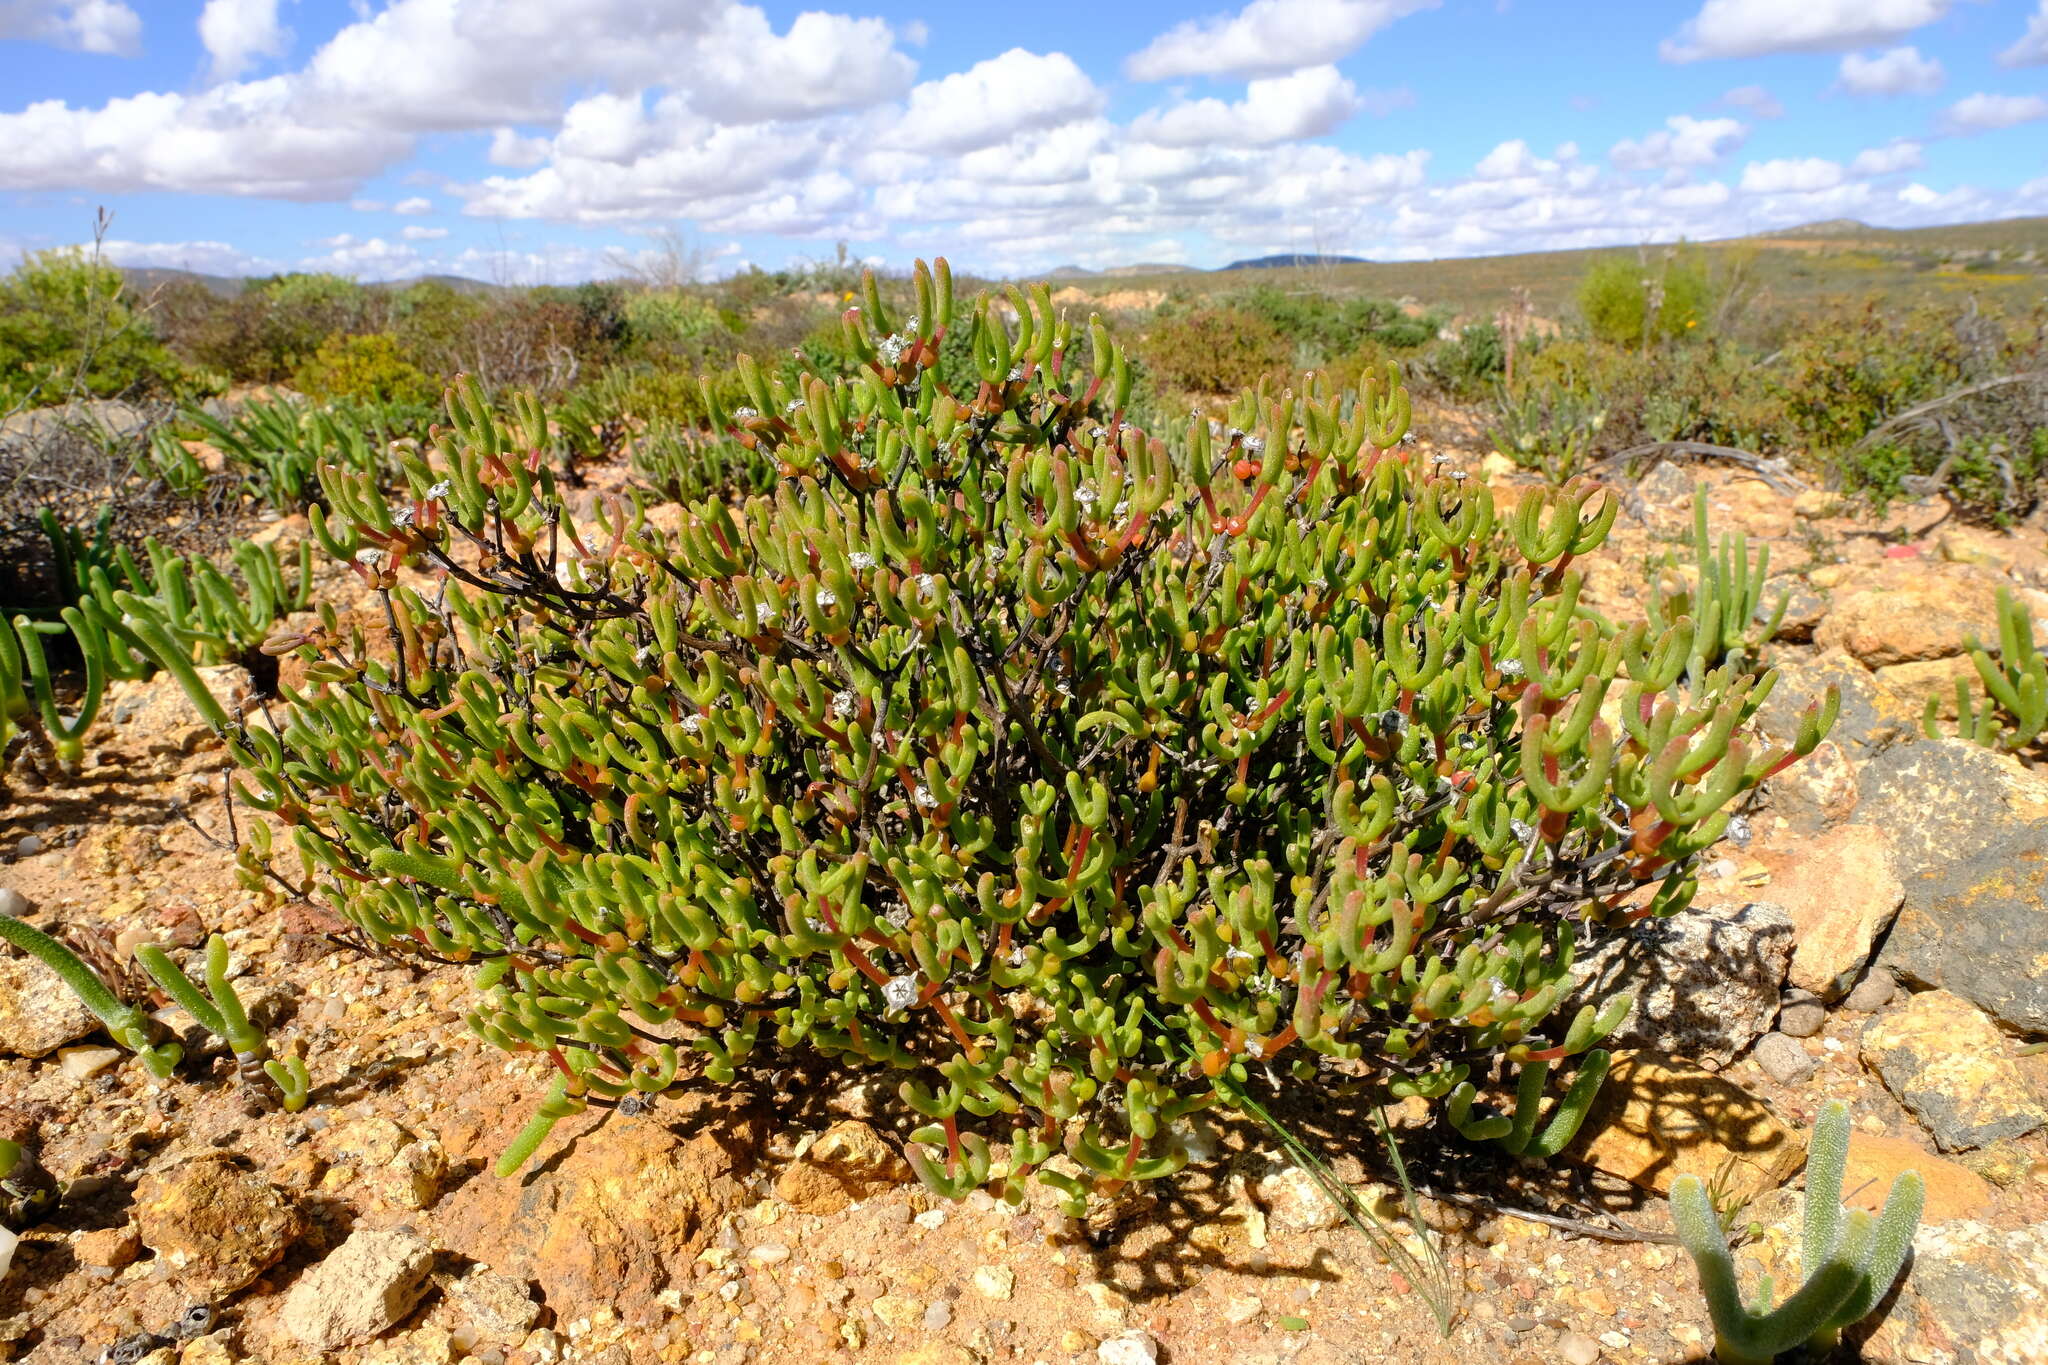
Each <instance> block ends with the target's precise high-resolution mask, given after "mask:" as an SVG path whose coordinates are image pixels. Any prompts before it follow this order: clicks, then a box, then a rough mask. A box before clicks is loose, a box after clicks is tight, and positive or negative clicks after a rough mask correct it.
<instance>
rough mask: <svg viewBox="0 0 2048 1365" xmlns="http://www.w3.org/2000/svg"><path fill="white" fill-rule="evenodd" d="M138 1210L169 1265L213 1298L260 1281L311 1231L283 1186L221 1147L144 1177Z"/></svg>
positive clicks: (148, 1238) (151, 1242) (138, 1222)
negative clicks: (235, 1161)
mask: <svg viewBox="0 0 2048 1365" xmlns="http://www.w3.org/2000/svg"><path fill="white" fill-rule="evenodd" d="M133 1217H134V1219H135V1226H136V1231H137V1233H138V1234H139V1235H140V1236H141V1238H142V1244H143V1245H144V1246H146V1247H148V1248H149V1249H150V1250H152V1251H154V1252H155V1253H156V1255H157V1260H158V1261H159V1262H160V1263H161V1264H162V1268H163V1269H164V1270H166V1271H168V1272H169V1273H170V1274H171V1275H173V1276H174V1277H176V1278H177V1279H178V1281H179V1282H180V1283H181V1284H182V1285H183V1286H184V1287H185V1288H186V1289H187V1291H188V1292H189V1293H191V1295H192V1297H194V1298H196V1299H204V1300H207V1301H212V1300H215V1299H220V1298H224V1297H226V1296H227V1295H229V1294H232V1293H234V1292H235V1291H236V1290H237V1289H240V1288H242V1287H243V1286H245V1285H247V1284H249V1283H251V1282H252V1281H254V1280H255V1278H256V1277H257V1276H258V1275H261V1274H262V1273H263V1272H264V1271H265V1270H268V1269H269V1268H270V1267H271V1266H272V1265H274V1264H276V1262H277V1259H278V1258H279V1257H280V1256H282V1255H284V1252H285V1248H286V1247H288V1246H290V1245H291V1244H292V1243H293V1242H295V1241H297V1240H298V1239H299V1237H300V1235H301V1234H302V1233H303V1232H304V1230H305V1224H304V1222H303V1220H302V1219H301V1218H300V1216H299V1211H298V1208H297V1206H296V1205H295V1204H293V1203H292V1202H291V1201H290V1200H289V1199H288V1198H287V1197H286V1196H285V1195H284V1194H283V1193H282V1192H281V1191H279V1190H277V1189H275V1188H273V1187H272V1186H271V1184H270V1182H269V1181H267V1180H265V1179H263V1177H261V1176H259V1175H255V1174H252V1173H250V1172H248V1171H244V1170H242V1169H241V1168H240V1167H238V1166H236V1165H234V1164H233V1162H232V1161H230V1160H229V1159H228V1158H227V1157H226V1156H225V1155H214V1154H209V1155H207V1156H204V1157H200V1158H197V1159H196V1160H193V1161H188V1162H186V1163H184V1164H183V1165H179V1166H174V1167H171V1168H170V1169H169V1170H166V1171H161V1172H159V1171H152V1172H151V1173H150V1174H148V1175H146V1176H144V1177H143V1178H142V1181H141V1183H140V1184H138V1185H137V1186H136V1188H135V1205H134V1209H133Z"/></svg>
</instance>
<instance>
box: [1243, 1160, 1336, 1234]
mask: <svg viewBox="0 0 2048 1365" xmlns="http://www.w3.org/2000/svg"><path fill="white" fill-rule="evenodd" d="M1252 1194H1253V1196H1254V1197H1255V1198H1256V1199H1257V1200H1258V1202H1259V1204H1260V1205H1261V1206H1262V1207H1263V1208H1264V1209H1265V1211H1266V1217H1267V1219H1268V1221H1269V1224H1270V1226H1271V1227H1272V1229H1273V1231H1275V1232H1320V1231H1323V1230H1325V1229H1328V1228H1333V1227H1336V1226H1337V1224H1339V1223H1341V1222H1343V1221H1344V1214H1343V1212H1342V1210H1340V1209H1339V1208H1338V1207H1337V1206H1336V1205H1335V1204H1334V1203H1332V1202H1330V1197H1329V1196H1328V1195H1326V1194H1324V1193H1323V1189H1322V1187H1321V1186H1320V1185H1318V1184H1316V1181H1315V1177H1314V1176H1311V1175H1310V1174H1309V1173H1308V1172H1307V1171H1304V1170H1302V1169H1301V1167H1299V1166H1296V1165H1293V1164H1292V1163H1290V1164H1288V1165H1285V1166H1282V1167H1279V1168H1278V1169H1276V1170H1271V1171H1268V1172H1267V1173H1266V1174H1265V1175H1263V1176H1261V1177H1260V1178H1259V1180H1258V1183H1257V1184H1255V1185H1253V1187H1252Z"/></svg>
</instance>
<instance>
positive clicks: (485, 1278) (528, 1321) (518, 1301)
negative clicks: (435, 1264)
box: [448, 1270, 540, 1341]
mask: <svg viewBox="0 0 2048 1365" xmlns="http://www.w3.org/2000/svg"><path fill="white" fill-rule="evenodd" d="M448 1302H449V1303H450V1304H451V1305H453V1306H454V1308H455V1309H456V1310H457V1311H458V1312H460V1313H461V1314H462V1317H463V1320H464V1321H466V1322H467V1323H468V1324H469V1325H470V1326H471V1327H473V1328H475V1329H476V1330H477V1331H478V1332H479V1333H481V1334H483V1335H485V1336H491V1337H497V1338H500V1339H502V1340H505V1341H517V1340H519V1339H520V1338H521V1337H523V1336H525V1335H526V1333H528V1332H530V1331H532V1330H533V1325H534V1323H536V1322H538V1321H539V1320H540V1305H539V1304H537V1303H535V1302H534V1301H533V1292H532V1291H531V1290H529V1289H528V1288H527V1287H526V1286H525V1285H523V1284H521V1283H520V1282H519V1281H518V1280H515V1279H513V1278H512V1277H511V1276H510V1275H500V1274H498V1273H497V1272H495V1271H490V1270H476V1271H471V1272H470V1273H469V1274H467V1275H464V1276H462V1277H461V1278H460V1279H456V1280H451V1281H449V1282H448Z"/></svg>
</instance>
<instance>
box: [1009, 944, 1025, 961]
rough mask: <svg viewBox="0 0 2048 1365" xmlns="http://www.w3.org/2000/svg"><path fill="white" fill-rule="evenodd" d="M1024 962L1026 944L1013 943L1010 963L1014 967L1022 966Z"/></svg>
mask: <svg viewBox="0 0 2048 1365" xmlns="http://www.w3.org/2000/svg"><path fill="white" fill-rule="evenodd" d="M1024 963H1025V956H1024V945H1023V944H1021V943H1016V944H1012V945H1011V946H1010V965H1011V966H1012V967H1021V966H1023V965H1024Z"/></svg>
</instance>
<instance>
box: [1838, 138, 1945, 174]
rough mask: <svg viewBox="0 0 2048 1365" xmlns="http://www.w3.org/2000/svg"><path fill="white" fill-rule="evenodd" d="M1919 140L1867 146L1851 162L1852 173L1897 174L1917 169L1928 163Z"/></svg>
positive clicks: (1850, 171)
mask: <svg viewBox="0 0 2048 1365" xmlns="http://www.w3.org/2000/svg"><path fill="white" fill-rule="evenodd" d="M1926 160H1927V158H1926V157H1925V156H1924V155H1923V154H1922V152H1921V148H1920V144H1919V143H1917V142H1894V143H1891V144H1890V145H1888V146H1884V147H1867V148H1865V149H1864V150H1863V151H1860V152H1858V153H1856V159H1855V160H1854V161H1851V162H1850V163H1849V174H1851V175H1896V174H1898V173H1899V172H1900V171H1917V170H1919V169H1920V168H1921V166H1923V165H1925V164H1926Z"/></svg>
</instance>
